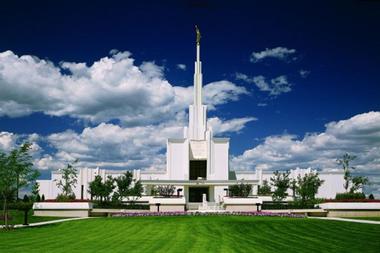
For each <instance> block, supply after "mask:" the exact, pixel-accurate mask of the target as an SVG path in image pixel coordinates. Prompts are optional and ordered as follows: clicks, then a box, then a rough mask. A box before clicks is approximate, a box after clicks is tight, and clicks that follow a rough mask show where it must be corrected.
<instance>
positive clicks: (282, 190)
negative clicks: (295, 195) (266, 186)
mask: <svg viewBox="0 0 380 253" xmlns="http://www.w3.org/2000/svg"><path fill="white" fill-rule="evenodd" d="M289 175H290V172H289V171H286V172H284V173H280V172H278V171H275V172H274V173H273V177H271V178H270V181H271V185H272V186H274V188H275V190H274V192H273V194H272V198H273V200H274V201H281V200H283V199H284V198H286V197H287V196H288V193H287V192H286V191H287V190H288V188H289V185H290V179H289Z"/></svg>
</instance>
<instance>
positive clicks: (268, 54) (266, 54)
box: [250, 47, 296, 63]
mask: <svg viewBox="0 0 380 253" xmlns="http://www.w3.org/2000/svg"><path fill="white" fill-rule="evenodd" d="M294 53H296V50H295V49H288V48H286V47H275V48H271V49H269V48H266V49H265V50H264V51H260V52H252V54H251V58H250V61H251V62H254V63H256V62H259V61H262V60H264V59H266V58H275V59H280V60H286V59H288V58H289V56H290V55H292V54H294ZM293 59H294V58H293Z"/></svg>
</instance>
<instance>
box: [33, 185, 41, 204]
mask: <svg viewBox="0 0 380 253" xmlns="http://www.w3.org/2000/svg"><path fill="white" fill-rule="evenodd" d="M32 198H33V200H34V201H36V202H39V201H40V200H41V198H40V184H39V183H37V182H34V184H33V186H32Z"/></svg>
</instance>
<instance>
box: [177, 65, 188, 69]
mask: <svg viewBox="0 0 380 253" xmlns="http://www.w3.org/2000/svg"><path fill="white" fill-rule="evenodd" d="M177 69H180V70H186V65H185V64H177Z"/></svg>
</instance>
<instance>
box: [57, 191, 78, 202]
mask: <svg viewBox="0 0 380 253" xmlns="http://www.w3.org/2000/svg"><path fill="white" fill-rule="evenodd" d="M56 200H57V201H58V202H70V201H72V200H75V194H74V193H73V194H71V195H64V194H58V196H57V198H56Z"/></svg>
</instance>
